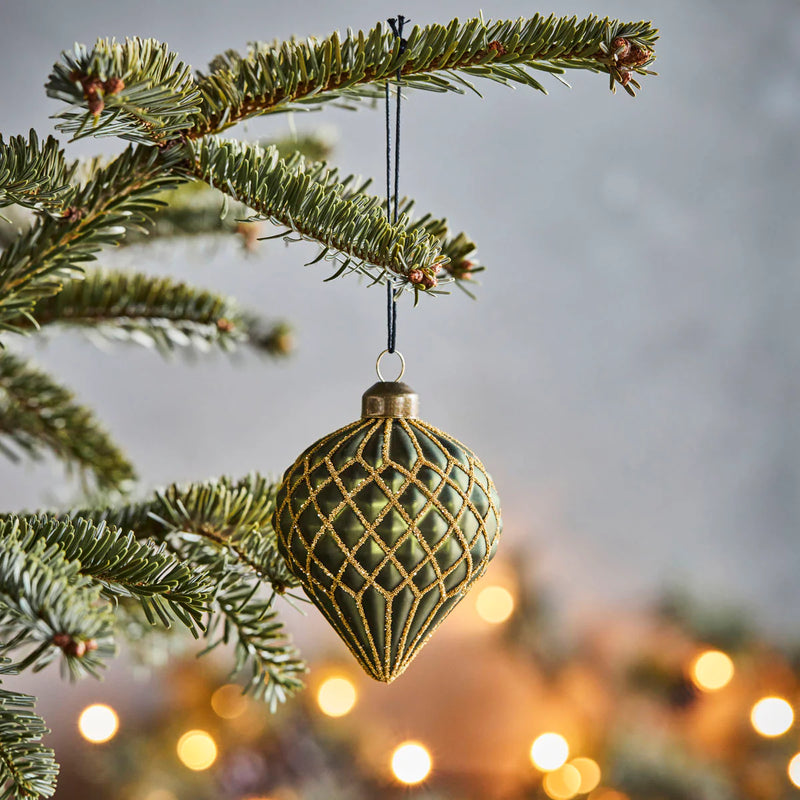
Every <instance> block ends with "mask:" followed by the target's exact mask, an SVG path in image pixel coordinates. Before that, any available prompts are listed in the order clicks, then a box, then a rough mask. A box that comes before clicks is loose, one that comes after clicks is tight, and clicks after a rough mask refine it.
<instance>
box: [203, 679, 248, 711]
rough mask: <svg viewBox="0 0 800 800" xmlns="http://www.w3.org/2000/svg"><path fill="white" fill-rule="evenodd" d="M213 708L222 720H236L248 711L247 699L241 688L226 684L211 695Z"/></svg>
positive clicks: (233, 684)
mask: <svg viewBox="0 0 800 800" xmlns="http://www.w3.org/2000/svg"><path fill="white" fill-rule="evenodd" d="M211 708H213V709H214V713H215V714H216V715H217V716H218V717H222V719H236V717H241V716H242V714H244V712H245V711H246V710H247V697H245V695H243V694H242V687H241V686H239V685H238V684H235V683H226V684H225V686H220V687H219V689H217V691H216V692H214V694H212V695H211Z"/></svg>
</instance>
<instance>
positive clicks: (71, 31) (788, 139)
mask: <svg viewBox="0 0 800 800" xmlns="http://www.w3.org/2000/svg"><path fill="white" fill-rule="evenodd" d="M478 10H479V6H478V5H477V4H474V5H470V4H469V3H467V2H465V1H464V0H458V2H457V1H456V0H440V2H438V3H435V4H432V3H424V2H420V1H419V0H404V2H403V3H402V5H401V6H400V7H395V6H390V5H387V4H384V3H369V4H368V3H363V2H355V0H337V1H336V2H321V1H320V0H316V1H315V2H303V1H298V2H295V3H274V2H258V3H255V2H251V1H250V0H239V2H237V3H235V4H226V3H222V2H211V1H210V0H202V2H169V3H165V2H163V0H162V2H155V1H154V0H138V2H136V3H125V4H123V3H110V2H103V3H99V2H98V3H94V2H88V0H72V2H69V3H49V2H42V1H41V0H26V1H25V2H21V1H20V2H18V1H17V0H4V2H3V8H2V15H1V16H0V57H2V60H3V75H4V77H5V80H4V81H3V82H2V83H0V130H2V132H3V133H4V134H15V133H23V132H26V131H27V129H28V128H29V127H35V128H36V129H37V131H39V132H40V133H42V134H45V133H47V132H49V131H51V130H53V126H52V122H51V121H50V120H49V118H48V115H49V114H51V113H54V112H55V111H56V110H57V109H58V104H57V103H56V102H55V101H51V100H48V99H47V98H46V97H45V94H44V91H43V88H42V85H43V83H44V81H45V79H46V77H47V74H48V72H49V69H50V66H51V64H52V63H53V61H54V60H56V58H57V57H58V54H59V52H60V51H61V50H62V49H65V48H69V47H71V45H72V43H73V42H74V41H80V42H91V41H92V40H93V39H94V38H95V37H96V36H117V37H125V36H126V35H140V36H154V37H157V38H159V39H162V40H166V41H167V42H169V44H170V45H171V46H172V48H173V49H174V50H176V51H178V52H179V53H180V55H181V56H182V57H183V58H184V59H185V60H186V61H188V62H189V63H191V64H192V65H194V66H195V67H198V68H203V67H204V66H205V64H206V63H207V62H208V61H209V60H210V58H211V57H212V56H213V55H214V54H215V53H217V52H218V51H221V50H223V49H226V48H229V47H234V48H242V47H243V46H244V44H245V42H247V41H248V40H250V39H254V38H261V39H271V38H273V37H280V38H284V37H288V36H290V35H291V34H297V35H301V36H303V35H309V34H316V35H324V34H327V33H329V32H330V31H331V30H332V29H335V28H342V29H343V28H346V27H348V26H352V27H354V28H359V27H369V26H371V25H372V24H373V23H374V22H375V21H376V20H379V19H383V18H385V17H387V16H390V15H393V14H395V13H396V12H398V11H400V12H403V13H405V14H407V15H408V16H410V17H411V19H412V21H413V22H414V23H420V24H425V23H427V22H431V21H447V20H448V19H449V18H450V17H452V16H461V17H463V18H466V17H469V16H472V15H474V14H476V13H477V12H478ZM535 10H542V11H550V10H553V11H555V12H558V13H576V14H578V15H585V14H587V13H590V12H598V13H601V14H608V15H610V16H618V17H622V18H630V19H640V18H651V19H653V20H654V21H655V23H656V24H657V25H658V27H659V28H660V29H661V32H662V39H661V41H660V43H659V46H658V61H657V64H656V67H655V68H656V69H657V70H658V71H659V72H660V73H661V74H660V77H658V78H650V79H646V80H645V81H644V87H643V91H642V92H641V94H640V96H639V97H638V98H637V99H636V100H632V99H631V98H629V97H628V96H627V95H626V94H624V93H617V95H611V94H610V93H609V91H608V83H607V80H606V79H604V78H603V77H602V76H597V75H592V74H589V73H586V74H582V73H575V74H572V75H571V76H568V77H569V80H570V82H571V83H572V85H573V88H572V90H571V91H570V90H568V89H566V88H564V87H563V86H561V85H560V84H559V83H558V82H557V81H555V80H552V81H547V86H548V88H549V89H550V91H551V94H550V95H549V96H548V97H545V96H543V95H541V94H539V93H535V92H533V91H529V90H524V89H517V90H510V89H506V88H503V87H500V86H497V85H495V84H483V85H481V89H482V91H483V92H484V95H485V96H484V99H483V100H480V99H479V98H477V97H475V96H464V97H460V96H456V95H450V96H440V95H433V94H427V93H415V94H412V95H410V97H409V102H407V103H406V105H405V106H404V112H403V113H404V128H403V142H402V145H403V150H402V166H401V184H402V185H401V189H402V191H403V192H408V193H410V194H411V195H413V196H415V197H416V198H417V200H418V202H419V207H420V208H421V209H424V210H428V209H429V210H431V211H433V212H435V213H439V214H446V215H447V216H448V218H449V219H450V220H451V222H452V224H453V226H454V227H455V228H456V229H463V230H466V231H467V232H469V233H470V234H471V235H472V236H473V237H474V238H475V239H476V241H477V242H478V243H479V246H480V255H481V258H482V260H483V261H484V262H485V263H486V265H487V266H488V269H487V271H486V273H484V274H483V277H482V285H481V286H480V287H479V289H478V297H479V300H478V302H473V301H472V300H470V299H468V298H467V297H466V296H465V295H463V294H462V293H461V292H458V291H456V293H455V294H454V295H452V296H448V297H441V298H438V299H424V300H423V302H421V303H420V305H419V307H418V308H416V309H412V308H411V304H410V302H404V303H403V304H402V307H401V308H400V316H399V335H398V347H399V349H400V350H402V352H403V353H404V354H405V357H406V360H407V362H408V371H407V373H406V375H407V379H408V381H409V382H410V383H411V384H412V385H413V386H414V387H415V388H416V389H417V391H418V392H419V393H420V395H421V400H422V404H423V406H422V408H423V416H425V417H426V418H427V419H428V420H429V421H431V422H433V423H434V424H436V425H438V426H440V427H442V428H444V429H446V430H448V431H449V432H451V433H452V434H454V435H455V436H457V437H459V438H461V439H462V440H463V441H465V442H466V443H467V444H469V445H470V446H471V447H473V448H474V449H475V450H476V452H477V453H478V454H479V455H480V456H481V457H482V458H483V460H484V461H485V463H486V464H487V466H488V467H489V469H490V470H491V471H492V473H493V476H494V478H495V481H496V483H497V485H498V488H499V490H500V493H501V497H502V500H503V503H504V514H505V520H506V533H505V537H506V540H505V544H506V547H507V548H509V550H511V549H514V548H522V549H524V550H525V551H526V552H527V553H529V554H530V558H531V560H532V563H533V564H534V568H535V570H536V572H537V573H538V575H539V576H540V577H541V580H542V581H543V583H544V584H545V585H546V586H547V587H548V589H549V590H550V593H551V595H552V596H553V598H554V601H555V604H556V606H557V607H558V608H559V610H560V612H561V613H562V614H563V615H564V618H565V620H572V621H576V620H581V621H584V622H585V621H587V620H590V619H591V618H592V615H598V614H601V613H608V612H613V610H614V609H617V608H621V607H622V605H623V604H627V603H630V602H636V603H640V602H641V603H643V602H646V601H647V600H649V599H651V598H653V597H655V596H657V595H658V594H659V593H660V592H661V590H662V589H663V588H664V587H665V586H669V585H680V586H683V587H685V588H687V589H688V590H690V591H691V592H692V593H693V594H695V595H696V596H698V597H699V598H700V599H702V600H705V601H707V602H709V603H718V604H719V603H722V604H725V605H731V606H741V607H743V608H746V609H747V610H748V612H749V613H750V614H752V616H753V617H754V618H755V619H756V620H757V622H759V623H760V624H761V625H762V626H764V627H765V628H767V629H768V630H771V631H773V632H775V633H778V634H781V635H785V636H787V637H789V638H796V637H797V635H798V633H799V632H798V630H797V626H796V618H797V608H798V604H800V581H798V580H797V575H798V572H799V571H800V540H799V537H798V522H799V521H800V502H799V501H798V493H797V489H798V478H799V477H800V427H799V426H798V400H800V372H798V366H799V365H798V356H800V345H798V332H800V319H798V303H799V302H800V270H798V265H797V263H796V262H797V254H798V252H799V251H800V231H799V230H798V225H797V212H798V200H797V182H798V167H799V166H800V155H799V154H798V149H799V148H798V133H800V6H799V5H798V4H797V3H796V2H794V0H772V1H771V2H765V3H760V4H758V3H752V2H732V0H724V1H723V0H716V1H715V2H705V3H701V4H697V3H692V2H689V1H688V0H680V1H679V2H670V3H669V4H667V3H656V2H648V1H646V0H642V2H635V3H634V2H621V1H620V0H603V2H600V0H593V2H584V1H583V0H581V1H580V2H573V3H570V4H566V3H562V2H551V4H550V5H548V6H546V7H544V6H543V7H541V9H539V8H537V7H534V6H531V4H530V3H527V2H526V3H522V2H513V1H512V0H506V1H505V2H486V3H484V5H483V11H484V14H485V16H486V17H491V18H500V17H516V16H519V15H530V14H531V13H533V12H534V11H535ZM294 123H295V125H296V126H297V128H298V129H300V130H305V129H314V128H317V127H319V126H326V127H330V126H333V128H334V129H335V130H336V131H337V133H338V144H337V146H336V149H335V152H334V157H333V160H334V161H335V162H336V163H337V164H339V165H341V166H342V167H343V169H344V170H346V171H354V172H358V173H360V174H364V175H371V176H374V177H375V178H376V179H377V188H378V190H380V186H381V176H382V174H383V159H384V152H383V147H384V145H383V138H382V137H383V117H382V113H381V112H380V111H371V110H369V109H367V108H364V109H362V110H361V111H359V112H358V113H348V112H343V111H335V110H334V111H326V112H325V113H314V114H306V115H296V116H295V117H294ZM286 127H287V118H286V117H285V116H283V115H281V116H277V117H274V118H272V119H265V120H260V121H258V122H256V123H250V124H249V125H247V126H246V127H244V128H243V129H236V130H234V132H233V135H240V136H242V137H257V136H264V135H270V134H278V133H283V132H285V131H286ZM98 146H101V147H103V148H105V151H106V152H113V151H114V150H116V149H119V144H118V143H116V142H113V141H105V140H103V141H102V142H96V141H91V140H88V141H84V142H81V143H78V144H76V145H72V146H71V147H70V151H69V152H71V153H74V154H80V153H90V152H94V150H95V149H96V148H97V147H98ZM314 252H315V250H314V248H313V247H312V246H311V245H305V244H303V245H292V246H289V247H286V246H285V245H284V244H283V243H281V242H266V243H264V244H263V246H262V247H261V248H260V250H259V252H258V253H257V254H256V255H255V256H249V257H246V256H245V255H244V253H243V251H242V249H241V247H240V246H239V243H238V242H230V241H226V242H224V243H223V242H221V241H220V240H216V241H209V240H206V241H203V242H199V241H197V242H192V243H190V244H188V245H181V246H172V245H170V244H166V243H158V244H155V245H153V246H150V247H148V248H142V249H129V250H125V251H124V252H120V253H119V254H114V255H108V256H104V259H105V261H106V263H112V261H113V263H114V264H115V265H120V264H122V265H129V266H131V267H136V268H139V269H144V270H150V271H152V272H159V271H164V272H169V273H171V274H176V275H179V276H181V277H182V278H185V279H187V280H191V281H192V282H194V283H196V284H198V285H201V286H203V285H204V286H208V287H217V288H219V289H221V290H223V291H225V292H229V293H231V294H233V295H235V296H238V297H239V299H240V300H242V301H243V302H246V303H247V304H249V305H250V306H252V307H253V308H256V309H258V310H260V311H261V312H263V313H265V314H266V315H269V316H273V317H282V318H286V319H288V320H289V321H290V322H291V323H293V324H294V326H295V327H296V335H297V342H298V348H297V352H296V354H295V355H294V357H293V358H291V359H290V360H288V361H287V362H285V363H283V364H277V365H276V364H273V363H269V362H263V361H260V360H258V359H256V358H252V357H249V356H244V357H242V358H240V359H238V361H237V362H236V363H232V362H231V361H230V360H228V359H226V358H224V357H222V356H214V357H209V358H198V359H194V360H193V361H191V360H187V359H186V358H176V359H174V360H173V361H172V362H171V363H165V362H163V361H162V360H161V359H160V358H159V357H157V356H156V355H155V354H153V353H151V352H148V351H144V350H139V349H136V348H132V347H131V348H128V347H118V348H114V349H111V350H108V351H99V350H97V349H95V348H94V347H93V346H91V345H90V344H89V343H88V342H87V341H86V340H85V339H83V338H81V337H79V336H67V335H63V336H59V337H57V338H54V339H53V340H52V341H51V342H50V343H48V344H46V345H45V346H43V347H42V346H36V347H34V346H33V345H32V344H30V343H29V344H28V345H26V347H27V348H29V349H35V350H36V355H37V357H38V359H39V360H40V362H42V363H43V364H44V365H46V366H47V367H48V368H49V369H51V370H52V371H53V372H54V373H55V374H57V375H58V376H60V377H62V378H63V379H64V380H65V381H66V382H68V383H69V384H70V385H71V386H72V387H73V388H74V389H75V390H76V391H77V392H78V393H79V394H80V395H81V396H82V398H83V399H84V400H85V401H86V402H88V403H90V404H91V405H93V406H94V407H95V408H96V409H97V410H98V412H99V414H100V416H101V417H102V418H103V419H104V420H105V421H106V422H107V424H108V425H109V426H110V427H111V429H112V430H113V431H114V433H115V434H116V435H117V438H118V440H119V441H120V442H121V443H122V444H123V445H124V446H125V447H126V448H127V450H128V451H129V453H130V454H131V456H132V457H133V459H134V462H135V463H136V464H137V466H138V468H139V470H140V473H141V476H142V479H143V483H144V484H145V485H147V486H152V485H157V484H161V483H165V482H171V481H176V480H190V479H201V478H206V477H209V476H212V475H218V474H221V473H230V474H233V475H240V474H243V473H245V472H247V471H248V470H251V469H258V470H262V471H266V472H271V473H273V474H278V473H279V472H280V471H282V470H283V469H284V468H285V467H286V466H287V465H288V464H289V463H290V462H291V461H292V460H293V459H294V457H295V456H296V455H297V454H298V453H299V452H300V451H301V450H302V449H304V448H305V446H306V445H307V444H309V443H310V442H311V441H312V440H314V439H316V438H317V437H319V436H320V435H322V434H323V433H325V432H327V431H329V430H332V429H334V428H335V427H338V426H340V425H342V424H344V423H346V422H348V421H350V420H351V419H354V418H355V417H356V416H357V415H358V413H359V402H360V395H361V392H362V391H363V390H364V389H365V388H366V387H367V386H368V385H369V384H370V383H371V382H372V381H373V379H374V373H373V363H374V359H375V356H376V355H377V353H378V352H379V351H380V350H381V349H382V348H383V346H384V344H383V342H384V337H385V332H384V331H385V329H384V325H385V322H384V316H383V315H384V305H383V298H384V295H383V292H382V291H381V290H380V289H374V288H373V289H367V288H366V286H365V285H360V284H359V282H358V281H357V280H356V279H354V278H348V279H340V280H337V281H335V282H332V283H323V278H325V277H327V275H328V272H327V271H326V268H325V267H324V266H322V265H315V266H313V267H303V266H302V265H303V263H304V262H305V261H308V260H309V257H310V256H312V255H313V254H314ZM406 300H409V298H406ZM70 491H71V490H70V489H69V484H68V483H67V481H66V480H65V478H64V476H63V474H62V472H61V471H60V470H59V468H58V467H56V466H55V465H48V464H45V465H42V466H38V467H36V468H31V467H28V466H23V467H20V466H15V465H13V464H10V463H7V462H5V461H2V462H0V507H2V508H7V509H18V508H21V507H33V506H40V505H42V504H45V503H52V502H63V501H64V500H65V498H69V497H70ZM310 624H312V623H311V622H310V621H309V620H308V619H305V620H304V619H303V618H301V617H298V616H293V617H292V618H291V619H289V625H290V627H291V628H292V629H293V630H294V631H295V632H296V633H297V634H298V637H299V638H300V639H301V641H302V640H303V638H304V637H303V630H304V628H305V626H307V625H310ZM45 713H48V712H47V710H45Z"/></svg>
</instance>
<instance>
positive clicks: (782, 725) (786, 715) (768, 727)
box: [750, 697, 794, 737]
mask: <svg viewBox="0 0 800 800" xmlns="http://www.w3.org/2000/svg"><path fill="white" fill-rule="evenodd" d="M750 722H751V723H752V724H753V727H754V728H755V730H756V732H757V733H760V734H761V735H762V736H769V737H772V736H781V735H782V734H784V733H786V731H788V730H789V728H791V727H792V724H793V723H794V711H793V710H792V707H791V706H790V705H789V703H787V702H786V700H784V699H783V698H782V697H764V698H762V699H761V700H759V701H758V702H757V703H756V704H755V705H754V706H753V710H752V711H751V712H750Z"/></svg>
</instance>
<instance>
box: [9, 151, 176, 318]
mask: <svg viewBox="0 0 800 800" xmlns="http://www.w3.org/2000/svg"><path fill="white" fill-rule="evenodd" d="M174 162H175V155H174V153H173V154H169V153H168V154H166V155H162V154H161V152H160V151H159V150H158V149H156V148H152V147H149V148H146V147H140V148H138V149H133V148H129V149H127V150H126V151H125V152H124V153H123V154H122V155H121V156H119V157H118V158H116V159H115V160H114V161H112V162H111V164H109V165H108V166H107V167H105V168H103V169H101V170H98V171H97V172H96V173H95V175H94V176H93V177H92V179H91V180H90V181H89V182H88V183H86V184H85V185H84V186H82V187H81V188H80V189H79V190H78V191H77V192H76V193H75V194H74V196H73V197H72V199H71V205H70V207H69V208H67V209H65V211H64V213H63V215H62V216H60V217H52V216H42V217H40V219H39V221H38V222H37V223H36V224H35V225H34V226H33V227H32V228H31V229H30V230H28V231H26V232H25V233H23V234H21V235H20V236H19V237H18V238H17V239H16V240H15V241H14V242H13V243H12V244H11V245H10V246H9V247H8V248H6V250H4V251H3V253H2V255H0V330H3V329H5V330H9V331H13V330H17V328H16V327H15V325H14V320H18V319H19V318H20V317H24V316H28V315H30V313H31V312H32V310H33V307H34V305H35V304H36V301H37V300H39V299H40V298H42V297H47V296H49V295H53V294H56V293H58V292H59V291H60V289H61V287H62V284H63V281H64V280H65V279H66V278H71V277H74V276H75V275H76V274H78V273H79V271H80V268H81V266H82V265H83V264H85V263H87V262H89V261H93V260H94V258H95V253H97V251H98V250H100V249H101V248H102V247H104V246H106V245H114V244H117V243H118V242H119V240H120V239H122V237H123V236H124V235H125V230H126V227H131V226H140V225H144V224H145V223H146V221H147V214H148V213H149V212H150V211H152V210H153V209H154V208H158V207H159V206H160V205H161V204H162V201H160V200H156V199H155V198H154V197H153V195H154V194H156V193H157V192H160V191H163V190H164V189H166V188H169V187H170V186H173V185H175V183H176V182H177V178H176V176H175V175H173V174H172V173H171V172H170V171H169V165H170V164H171V163H174Z"/></svg>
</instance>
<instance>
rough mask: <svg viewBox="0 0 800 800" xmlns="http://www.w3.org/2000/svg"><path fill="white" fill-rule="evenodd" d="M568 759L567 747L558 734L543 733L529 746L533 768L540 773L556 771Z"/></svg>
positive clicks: (565, 741)
mask: <svg viewBox="0 0 800 800" xmlns="http://www.w3.org/2000/svg"><path fill="white" fill-rule="evenodd" d="M568 758H569V745H568V744H567V740H566V739H565V738H564V737H563V736H562V735H561V734H559V733H543V734H542V735H541V736H539V737H538V738H537V739H536V741H534V743H533V744H532V745H531V761H532V762H533V766H534V767H536V768H537V769H540V770H541V771H542V772H550V771H552V770H554V769H558V768H559V767H560V766H562V765H563V764H564V763H566V760H567V759H568Z"/></svg>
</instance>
